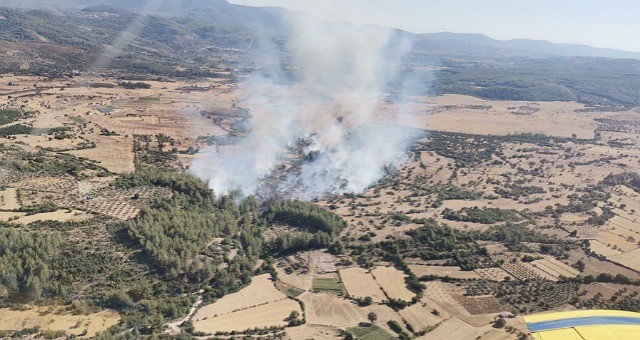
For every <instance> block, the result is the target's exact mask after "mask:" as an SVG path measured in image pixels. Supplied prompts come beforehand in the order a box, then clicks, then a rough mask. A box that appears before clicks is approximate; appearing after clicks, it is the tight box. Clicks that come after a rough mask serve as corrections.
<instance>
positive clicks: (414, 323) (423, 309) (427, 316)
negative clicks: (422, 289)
mask: <svg viewBox="0 0 640 340" xmlns="http://www.w3.org/2000/svg"><path fill="white" fill-rule="evenodd" d="M398 314H400V316H401V317H402V318H403V319H404V320H406V321H407V323H409V324H410V325H411V327H413V329H414V330H416V331H420V330H422V329H424V328H426V327H432V326H434V325H436V324H437V323H439V322H442V321H443V320H446V319H448V318H450V317H451V315H450V314H449V313H448V312H446V311H445V310H444V309H442V308H440V307H439V306H438V305H436V304H435V303H433V302H431V301H428V300H426V299H423V301H421V302H418V303H416V304H414V305H411V306H409V307H406V308H403V309H401V310H399V311H398Z"/></svg>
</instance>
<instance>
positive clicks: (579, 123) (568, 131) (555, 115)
mask: <svg viewBox="0 0 640 340" xmlns="http://www.w3.org/2000/svg"><path fill="white" fill-rule="evenodd" d="M528 104H529V103H528V102H523V101H497V100H484V99H479V98H474V97H470V96H464V95H450V94H447V95H443V96H438V97H436V98H433V99H431V103H428V104H427V105H431V106H432V107H433V108H434V111H435V112H433V113H432V114H430V115H428V116H422V117H420V116H419V117H415V118H414V121H413V123H414V124H417V125H419V126H429V128H430V129H432V130H436V131H451V132H461V133H477V134H494V135H506V134H515V133H544V134H548V135H551V136H559V137H571V135H572V134H576V135H577V137H578V138H591V137H593V130H594V128H595V126H596V124H595V122H594V121H593V117H595V115H594V114H593V113H583V114H580V115H576V114H575V113H574V112H573V111H574V110H576V109H581V108H584V105H583V104H579V103H576V102H538V103H536V105H537V106H539V109H540V110H539V111H538V112H536V113H534V114H531V115H516V114H513V113H511V112H510V111H511V110H510V109H509V108H510V107H523V106H527V105H528ZM469 105H487V106H489V107H490V108H489V109H488V110H477V109H473V108H471V107H468V106H469ZM440 108H445V109H440Z"/></svg>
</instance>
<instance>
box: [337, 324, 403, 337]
mask: <svg viewBox="0 0 640 340" xmlns="http://www.w3.org/2000/svg"><path fill="white" fill-rule="evenodd" d="M347 330H348V331H349V332H350V333H351V334H353V336H354V337H355V338H356V339H360V340H388V339H394V337H393V336H391V334H389V333H387V332H386V331H385V330H384V329H382V328H380V327H378V326H376V325H371V326H369V327H353V328H349V329H347Z"/></svg>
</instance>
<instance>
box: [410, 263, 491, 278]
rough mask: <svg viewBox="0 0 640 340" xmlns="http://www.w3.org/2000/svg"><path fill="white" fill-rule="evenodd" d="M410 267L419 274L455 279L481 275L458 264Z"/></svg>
mask: <svg viewBox="0 0 640 340" xmlns="http://www.w3.org/2000/svg"><path fill="white" fill-rule="evenodd" d="M409 269H410V270H411V272H413V273H414V274H415V275H417V276H425V275H434V276H439V277H446V276H448V277H450V278H453V279H478V278H480V276H479V275H478V274H477V273H475V272H473V271H463V270H461V269H460V267H456V266H422V265H409Z"/></svg>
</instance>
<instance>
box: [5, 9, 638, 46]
mask: <svg viewBox="0 0 640 340" xmlns="http://www.w3.org/2000/svg"><path fill="white" fill-rule="evenodd" d="M3 6H4V7H15V8H25V9H43V10H54V11H66V10H71V11H77V10H81V9H84V8H87V7H92V6H110V7H116V8H123V9H127V10H129V11H132V12H134V13H139V14H154V15H160V16H163V17H167V18H178V17H183V16H187V17H190V18H193V19H198V20H204V21H208V22H211V23H214V24H216V25H230V26H238V27H245V28H253V29H260V30H262V31H263V32H277V33H278V34H284V33H286V31H285V30H286V28H285V26H284V25H283V23H282V19H281V16H282V15H283V14H284V13H288V12H289V13H290V11H288V10H285V9H282V8H276V7H259V8H258V7H249V6H242V5H235V4H230V3H228V2H227V1H224V0H212V1H200V0H159V1H149V2H147V1H123V0H114V1H105V0H48V1H33V0H29V1H19V0H8V1H4V2H3ZM298 15H302V14H300V13H299V14H298ZM310 20H313V19H310ZM403 33H406V34H409V35H411V36H412V37H413V38H414V39H416V41H418V42H420V46H421V47H422V48H425V49H429V50H431V52H432V53H434V54H449V55H450V54H451V53H460V54H464V55H468V56H483V57H486V56H491V55H493V56H498V57H501V56H503V57H509V56H523V57H524V56H526V57H532V58H542V57H550V56H574V57H605V58H630V59H640V52H628V51H623V50H617V49H609V48H596V47H591V46H587V45H578V44H566V43H551V42H548V41H543V40H530V39H513V40H506V41H503V40H496V39H492V38H489V37H487V36H485V35H481V34H467V33H449V32H441V33H422V34H418V33H409V32H404V31H403Z"/></svg>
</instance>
